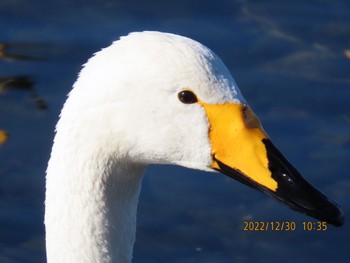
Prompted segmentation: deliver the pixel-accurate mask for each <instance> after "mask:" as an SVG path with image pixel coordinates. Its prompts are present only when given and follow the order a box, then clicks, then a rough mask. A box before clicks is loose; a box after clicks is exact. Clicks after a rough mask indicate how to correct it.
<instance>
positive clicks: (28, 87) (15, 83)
mask: <svg viewBox="0 0 350 263" xmlns="http://www.w3.org/2000/svg"><path fill="white" fill-rule="evenodd" d="M34 84H35V82H34V80H33V79H32V78H31V77H30V76H26V75H20V76H12V77H0V95H1V94H4V93H5V92H8V91H11V90H21V91H26V92H29V95H28V97H29V99H30V100H31V101H33V102H34V103H35V105H36V106H37V108H38V109H40V110H45V109H46V108H47V104H46V102H45V100H44V99H43V98H41V97H40V96H39V95H38V94H37V92H36V91H35V89H34Z"/></svg>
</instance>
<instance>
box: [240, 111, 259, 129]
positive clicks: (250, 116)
mask: <svg viewBox="0 0 350 263" xmlns="http://www.w3.org/2000/svg"><path fill="white" fill-rule="evenodd" d="M242 111H243V119H244V122H245V125H246V126H247V127H248V128H260V129H261V128H262V127H261V123H260V120H259V118H258V117H257V116H256V115H255V114H254V112H253V110H252V109H251V108H250V107H249V106H248V105H245V106H244V108H243V110H242Z"/></svg>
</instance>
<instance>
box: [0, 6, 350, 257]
mask: <svg viewBox="0 0 350 263" xmlns="http://www.w3.org/2000/svg"><path fill="white" fill-rule="evenodd" d="M139 30H159V31H167V32H173V33H178V34H181V35H185V36H188V37H191V38H193V39H196V40H198V41H200V42H202V43H203V44H205V45H207V46H208V47H210V48H211V49H213V50H214V51H215V52H216V53H217V54H218V55H219V56H220V57H222V59H223V60H224V62H225V63H226V65H227V66H228V67H229V69H230V70H231V72H232V73H233V75H234V77H235V79H236V81H237V82H238V84H239V86H240V88H241V90H242V92H243V93H244V95H245V97H246V98H247V100H248V101H249V103H250V104H251V105H252V107H253V108H254V109H255V111H256V113H257V114H258V115H259V116H260V118H261V120H262V122H263V123H264V127H265V129H266V130H267V131H268V133H269V135H270V136H271V137H272V138H273V140H274V142H275V144H277V145H278V146H279V148H280V149H281V150H282V152H283V153H284V154H285V155H286V156H287V157H288V159H290V160H291V161H292V163H294V164H295V166H297V167H298V169H299V170H300V171H301V173H302V174H304V176H305V177H306V178H307V179H308V180H310V181H311V182H313V184H314V185H315V186H317V187H318V188H319V189H321V190H322V191H324V192H325V193H327V194H328V195H329V196H330V197H332V198H333V199H334V200H336V201H337V202H338V203H339V204H340V205H341V206H342V207H343V208H344V211H345V213H346V214H349V212H350V206H349V204H350V197H349V194H348V193H349V192H350V181H349V175H350V173H349V170H348V163H349V161H350V125H349V124H350V104H349V98H350V89H349V85H350V74H349V73H350V71H349V69H350V56H349V51H348V52H347V50H350V38H349V36H350V4H349V3H348V2H347V1H345V0H343V1H340V0H339V1H331V0H324V1H297V2H293V4H291V3H287V2H286V1H283V2H282V1H273V0H270V1H269V0H262V1H259V2H258V3H253V2H251V1H243V0H242V1H215V3H213V2H212V1H191V2H190V3H188V2H185V1H179V2H165V1H153V2H151V3H146V2H141V1H140V2H137V3H136V2H135V1H128V2H127V1H118V2H117V1H107V0H104V1H99V2H97V1H69V2H68V1H66V2H63V3H62V1H40V0H36V1H23V0H18V1H9V0H3V1H1V2H0V32H1V34H0V43H3V44H6V45H5V46H1V45H0V51H5V54H4V53H3V52H2V53H1V52H0V130H6V131H7V132H8V133H9V134H10V138H9V140H8V141H7V142H6V143H4V144H2V145H1V146H0V262H4V263H7V262H11V263H13V262H45V248H44V227H43V223H42V222H43V215H44V205H43V202H44V184H45V181H44V176H45V169H46V163H47V160H48V158H49V153H50V148H51V145H52V139H53V136H54V133H53V130H54V125H55V123H56V121H57V118H58V117H57V116H58V114H59V111H60V108H61V107H62V104H63V102H64V100H65V98H66V93H67V92H68V91H69V90H70V88H71V86H72V84H73V82H74V80H75V78H76V76H77V73H78V71H79V70H80V67H81V64H83V63H84V62H85V61H86V60H87V59H88V58H89V57H90V56H91V54H92V53H93V52H95V51H97V50H99V49H100V48H102V47H104V46H107V45H109V44H110V43H111V42H112V41H113V40H115V39H117V38H118V37H119V36H121V35H125V34H127V33H128V32H130V31H139ZM138 211H139V213H138V233H137V242H136V244H135V251H134V262H164V261H166V262H257V263H259V262H294V261H298V262H300V263H301V262H319V263H326V262H339V263H340V262H348V261H349V256H350V255H349V250H348V240H349V239H348V234H350V233H349V229H350V228H349V226H348V224H347V223H345V225H344V226H343V227H342V228H334V227H331V226H329V228H328V230H327V231H303V230H302V229H301V228H302V222H304V221H312V222H315V221H314V220H312V219H310V218H308V217H306V216H304V215H301V214H298V213H295V212H293V211H291V210H289V209H288V208H286V207H284V206H282V205H281V204H279V203H277V202H276V201H274V200H272V199H270V198H268V197H267V196H265V195H263V194H261V193H258V192H255V191H253V190H251V189H248V188H247V187H245V186H243V185H241V184H239V183H238V182H235V181H232V180H230V179H228V178H226V177H224V176H222V175H219V174H210V173H202V172H198V171H192V170H188V169H184V168H181V167H174V166H152V167H150V169H149V170H148V171H147V174H146V176H145V180H144V182H143V189H142V193H141V197H140V203H139V210H138ZM247 220H254V221H265V222H266V221H294V222H296V224H297V226H298V229H297V230H296V231H291V232H285V231H281V232H277V231H264V232H258V231H243V226H244V221H247Z"/></svg>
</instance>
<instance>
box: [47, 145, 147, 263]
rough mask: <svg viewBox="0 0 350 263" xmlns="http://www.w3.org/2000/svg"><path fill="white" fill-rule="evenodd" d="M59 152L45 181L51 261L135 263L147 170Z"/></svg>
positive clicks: (55, 262) (124, 163) (140, 166)
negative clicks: (139, 206) (140, 201)
mask: <svg viewBox="0 0 350 263" xmlns="http://www.w3.org/2000/svg"><path fill="white" fill-rule="evenodd" d="M55 150H57V149H55V147H54V148H53V152H52V154H51V156H52V157H51V160H50V162H49V166H48V170H47V181H46V212H45V225H46V246H47V260H48V262H49V263H58V262H62V263H63V262H87V263H89V262H125V263H127V262H131V258H132V249H133V244H134V241H135V232H136V210H137V202H138V197H139V193H140V185H141V181H142V174H143V171H144V166H142V165H137V164H130V163H129V164H128V163H127V162H123V161H121V160H119V161H111V160H109V159H104V158H102V157H101V156H96V155H90V157H88V158H87V159H85V160H76V159H75V158H74V156H70V157H69V156H66V155H64V156H62V155H61V156H60V155H59V154H58V153H57V151H55ZM86 156H89V155H88V154H86ZM77 164H78V165H77Z"/></svg>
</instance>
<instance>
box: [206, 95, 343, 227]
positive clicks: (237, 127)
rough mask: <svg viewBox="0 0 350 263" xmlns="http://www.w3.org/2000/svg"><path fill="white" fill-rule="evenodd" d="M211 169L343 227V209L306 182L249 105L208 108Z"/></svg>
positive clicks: (233, 104)
mask: <svg viewBox="0 0 350 263" xmlns="http://www.w3.org/2000/svg"><path fill="white" fill-rule="evenodd" d="M199 104H200V105H201V106H202V107H204V108H205V111H206V114H207V117H208V121H209V125H210V128H209V139H210V143H211V147H212V164H211V165H210V167H211V168H212V169H215V170H217V171H219V172H221V173H223V174H225V175H227V176H229V177H231V178H234V179H236V180H238V181H240V182H242V183H244V184H246V185H248V186H250V187H252V188H255V189H258V190H259V191H262V192H264V193H266V194H268V195H270V196H272V197H273V198H275V199H277V200H279V201H281V202H282V203H284V204H286V205H288V206H289V207H291V208H292V209H294V210H296V211H299V212H301V213H304V214H307V215H309V216H312V217H314V218H316V219H318V220H321V221H325V222H328V223H330V224H332V225H335V226H341V225H343V223H344V215H343V212H342V210H341V208H340V207H339V206H338V205H337V204H336V203H335V202H333V201H332V200H330V199H329V198H328V197H326V196H325V195H324V194H322V193H321V192H319V191H318V190H317V189H316V188H315V187H313V186H312V185H311V184H310V183H309V182H307V181H306V180H305V179H304V178H303V177H302V176H301V175H300V174H299V172H298V171H297V170H296V169H295V168H294V167H293V166H292V165H291V164H290V163H289V162H288V161H287V159H286V158H285V157H284V156H283V155H282V154H281V153H280V151H279V150H278V149H277V148H276V147H275V146H274V145H273V144H272V142H271V140H270V138H269V137H268V136H267V134H266V133H265V131H264V130H263V128H262V126H261V123H260V121H259V119H258V118H257V117H256V115H255V114H254V113H253V111H252V110H251V108H250V107H249V106H247V105H242V104H235V103H224V104H215V105H214V104H206V103H203V102H199Z"/></svg>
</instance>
